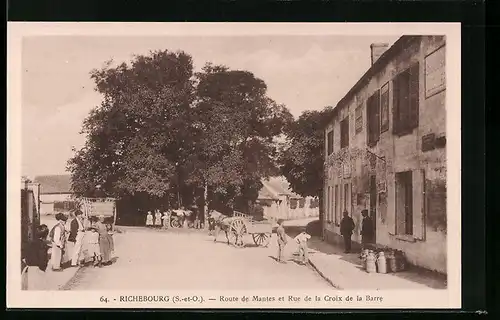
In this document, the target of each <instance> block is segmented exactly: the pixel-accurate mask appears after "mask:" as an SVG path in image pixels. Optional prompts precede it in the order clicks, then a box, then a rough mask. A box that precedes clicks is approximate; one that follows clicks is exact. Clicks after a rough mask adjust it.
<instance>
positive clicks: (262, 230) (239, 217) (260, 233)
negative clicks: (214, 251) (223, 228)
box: [230, 211, 273, 248]
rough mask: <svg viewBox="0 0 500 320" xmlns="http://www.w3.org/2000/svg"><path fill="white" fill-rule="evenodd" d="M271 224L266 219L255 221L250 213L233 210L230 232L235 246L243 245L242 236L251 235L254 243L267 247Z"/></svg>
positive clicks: (271, 230)
mask: <svg viewBox="0 0 500 320" xmlns="http://www.w3.org/2000/svg"><path fill="white" fill-rule="evenodd" d="M272 232H273V224H272V223H271V222H270V221H268V220H262V221H255V220H254V218H253V217H252V216H250V215H246V214H244V213H241V212H238V211H235V212H234V214H233V217H232V219H231V224H230V233H231V234H232V236H233V237H235V239H234V241H233V244H234V245H235V246H236V247H239V248H241V247H244V246H245V243H244V242H243V236H244V235H246V234H249V235H251V236H252V239H253V242H254V243H255V245H257V246H260V247H267V246H268V245H269V242H270V241H271V235H272Z"/></svg>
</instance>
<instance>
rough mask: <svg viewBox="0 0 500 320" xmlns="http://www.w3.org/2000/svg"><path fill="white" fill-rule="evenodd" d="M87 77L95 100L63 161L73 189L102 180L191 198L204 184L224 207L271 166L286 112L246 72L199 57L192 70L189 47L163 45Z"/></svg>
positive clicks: (126, 189) (160, 197)
mask: <svg viewBox="0 0 500 320" xmlns="http://www.w3.org/2000/svg"><path fill="white" fill-rule="evenodd" d="M91 77H92V79H93V80H94V81H95V83H96V90H97V91H98V92H100V93H101V94H102V95H103V101H102V103H101V105H100V106H98V107H96V108H95V109H94V110H92V112H91V113H90V115H89V116H88V117H87V119H86V120H85V122H84V125H83V129H82V133H83V134H86V136H87V140H86V143H85V146H84V147H83V148H82V149H80V150H75V155H74V157H73V158H72V159H70V160H69V161H68V169H69V171H70V172H71V173H72V177H73V179H72V182H73V189H74V191H75V192H76V193H77V194H79V195H90V194H92V191H93V189H94V187H95V186H96V185H101V186H102V189H103V191H105V192H106V193H107V194H109V195H112V196H121V197H122V198H127V197H128V198H130V197H133V198H134V199H136V200H137V199H141V201H140V202H141V203H148V205H149V206H151V205H154V201H155V200H156V201H159V202H164V201H165V199H169V201H172V200H173V201H176V200H177V199H180V201H176V202H178V204H179V202H181V203H183V204H190V203H191V202H192V201H195V200H196V198H203V191H204V190H205V191H206V192H205V195H206V196H208V197H209V200H212V202H219V203H223V204H225V205H226V206H230V205H229V203H231V202H233V203H234V202H240V203H248V200H250V201H251V200H255V198H256V197H257V194H258V190H259V188H260V187H261V185H260V179H261V178H262V177H265V176H269V175H272V174H274V173H276V170H277V167H276V159H277V150H276V143H275V141H274V138H275V137H276V136H277V135H279V134H281V133H282V132H283V128H284V127H285V125H286V124H287V123H289V122H290V121H292V120H293V117H292V116H291V114H290V113H289V112H288V110H287V109H286V108H285V107H284V106H282V105H279V104H277V103H276V102H274V101H273V100H271V99H270V98H269V97H268V96H267V86H266V84H265V83H264V81H263V80H261V79H258V78H256V77H255V76H254V75H253V74H252V73H250V72H247V71H239V70H229V69H228V68H227V67H224V66H213V65H211V64H207V65H206V66H205V67H204V68H203V70H202V71H201V72H199V73H197V74H194V73H193V64H192V59H191V57H190V56H189V55H188V54H186V53H184V52H170V51H167V50H165V51H156V52H151V54H150V55H147V56H136V57H135V58H134V60H133V61H132V63H131V64H125V63H123V64H121V65H119V66H112V65H111V64H107V65H106V66H104V67H103V68H102V69H100V70H93V71H92V72H91ZM203 187H205V188H203ZM200 191H201V192H200ZM208 191H209V192H208ZM200 193H201V196H200ZM172 194H174V196H173V197H172ZM205 198H207V197H205ZM183 199H185V201H183ZM205 200H207V199H205ZM138 202H139V200H137V201H135V203H138ZM205 203H206V201H205Z"/></svg>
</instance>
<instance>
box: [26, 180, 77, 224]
mask: <svg viewBox="0 0 500 320" xmlns="http://www.w3.org/2000/svg"><path fill="white" fill-rule="evenodd" d="M34 182H35V183H38V184H40V214H54V213H55V212H68V211H70V210H72V209H74V208H75V201H74V199H73V192H72V191H71V176H70V175H69V174H68V175H46V176H37V177H35V179H34Z"/></svg>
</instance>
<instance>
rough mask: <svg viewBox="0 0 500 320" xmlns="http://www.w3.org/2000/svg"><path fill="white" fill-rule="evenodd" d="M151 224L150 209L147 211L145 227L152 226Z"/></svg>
mask: <svg viewBox="0 0 500 320" xmlns="http://www.w3.org/2000/svg"><path fill="white" fill-rule="evenodd" d="M152 226H153V215H152V214H151V211H148V215H147V216H146V227H152Z"/></svg>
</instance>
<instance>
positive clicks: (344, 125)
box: [340, 117, 349, 148]
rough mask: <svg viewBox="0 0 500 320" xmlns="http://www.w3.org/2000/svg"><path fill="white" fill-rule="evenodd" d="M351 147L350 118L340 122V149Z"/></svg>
mask: <svg viewBox="0 0 500 320" xmlns="http://www.w3.org/2000/svg"><path fill="white" fill-rule="evenodd" d="M348 146H349V117H346V118H345V119H344V120H342V121H341V122H340V148H345V147H348Z"/></svg>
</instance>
